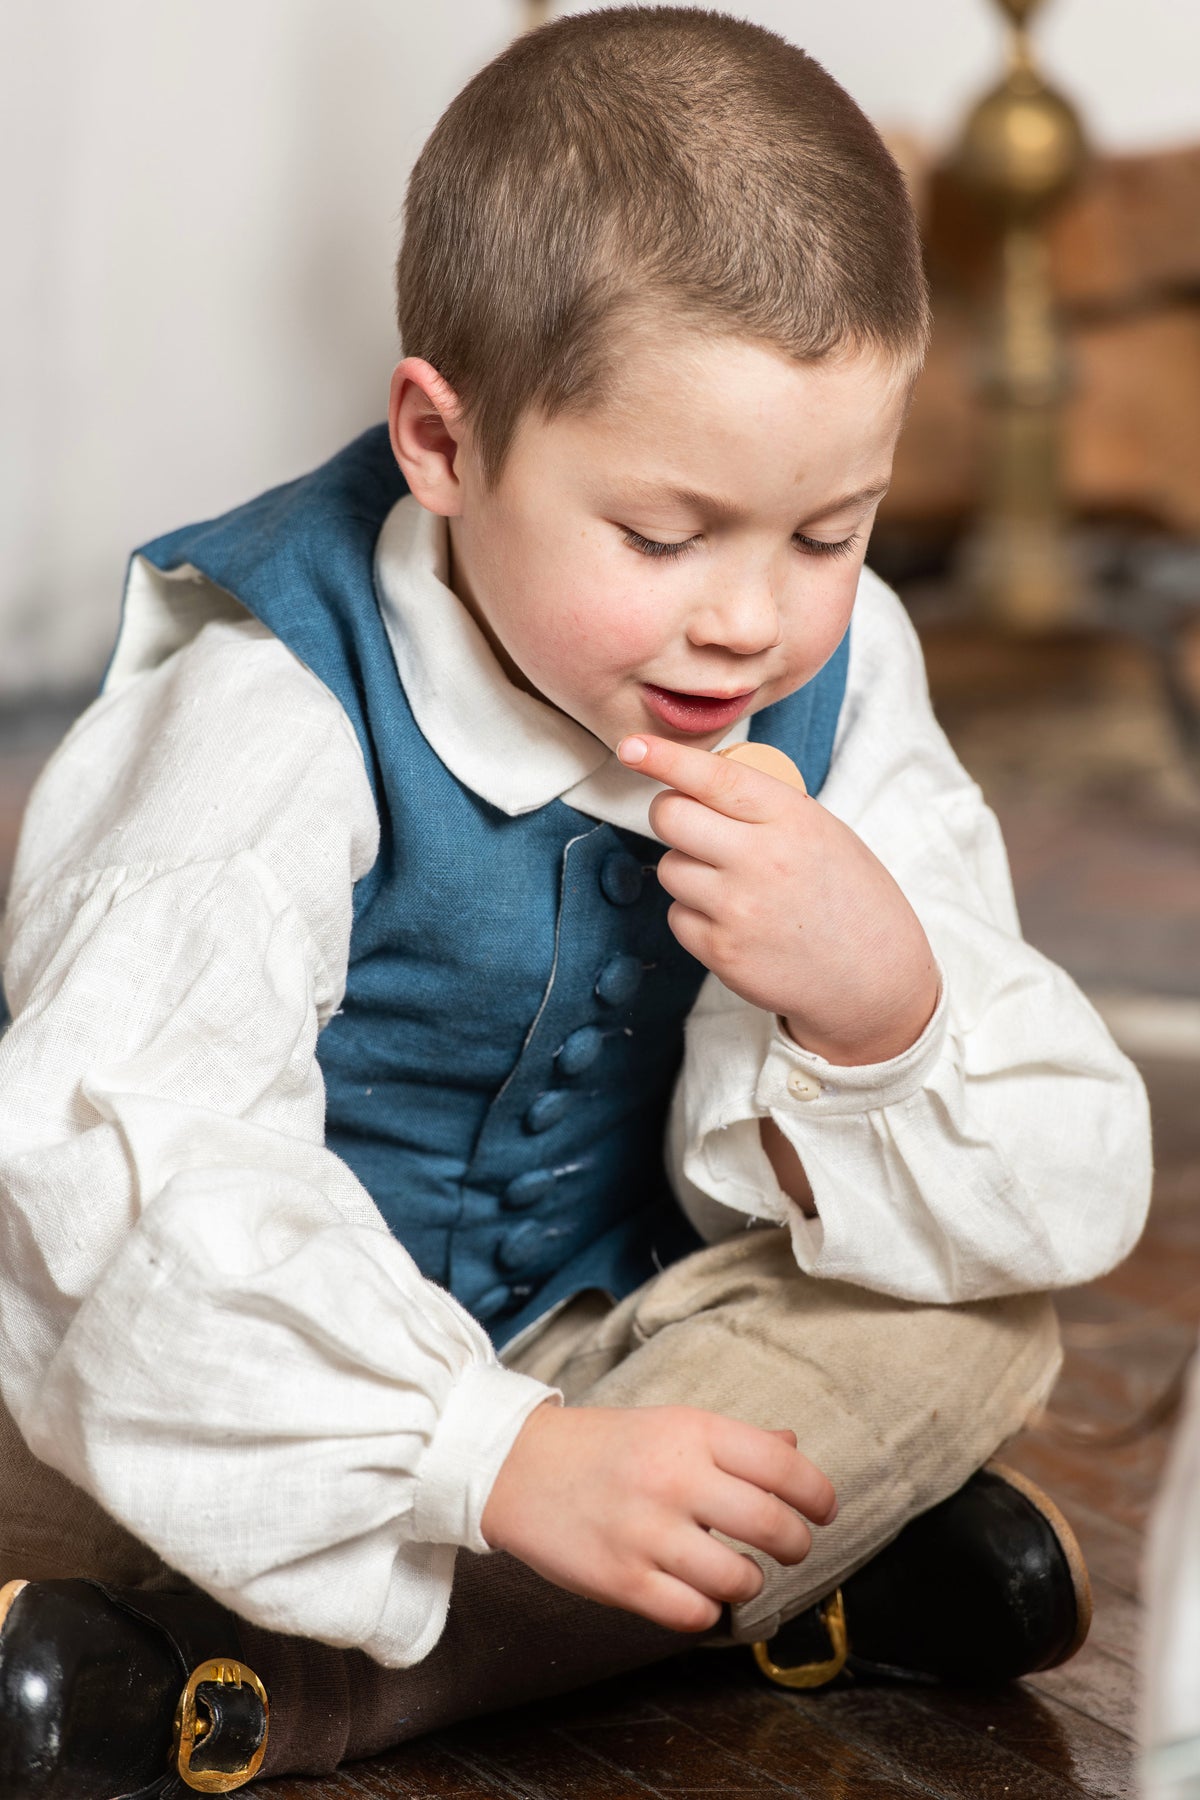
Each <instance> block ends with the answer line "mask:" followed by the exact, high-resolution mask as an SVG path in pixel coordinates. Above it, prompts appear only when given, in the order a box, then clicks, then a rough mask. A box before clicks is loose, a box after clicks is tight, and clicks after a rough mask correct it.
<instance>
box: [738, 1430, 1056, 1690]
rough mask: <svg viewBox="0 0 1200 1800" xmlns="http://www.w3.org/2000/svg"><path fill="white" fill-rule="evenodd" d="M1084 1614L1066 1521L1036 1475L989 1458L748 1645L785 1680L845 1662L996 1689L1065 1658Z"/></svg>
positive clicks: (794, 1682)
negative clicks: (862, 1562)
mask: <svg viewBox="0 0 1200 1800" xmlns="http://www.w3.org/2000/svg"><path fill="white" fill-rule="evenodd" d="M1091 1622H1092V1594H1091V1587H1090V1584H1089V1582H1088V1574H1087V1566H1086V1564H1085V1563H1084V1560H1083V1552H1082V1551H1081V1550H1080V1548H1079V1545H1078V1543H1077V1542H1076V1539H1075V1534H1074V1532H1073V1531H1072V1530H1071V1527H1070V1526H1069V1525H1068V1524H1067V1521H1066V1520H1065V1519H1064V1518H1063V1516H1062V1514H1061V1513H1060V1512H1059V1510H1058V1508H1057V1507H1056V1506H1055V1504H1054V1502H1053V1501H1052V1500H1051V1499H1049V1497H1048V1496H1047V1495H1045V1494H1043V1493H1042V1491H1041V1489H1040V1488H1038V1487H1037V1486H1035V1484H1034V1483H1033V1482H1032V1481H1029V1480H1028V1479H1027V1478H1026V1477H1025V1476H1024V1475H1019V1474H1017V1473H1016V1471H1015V1470H1013V1469H1007V1468H1005V1467H1004V1466H1003V1465H1002V1464H1000V1463H989V1464H988V1466H987V1467H986V1468H985V1469H980V1471H979V1473H978V1474H977V1475H973V1476H972V1477H971V1479H970V1481H968V1482H967V1484H966V1486H965V1487H962V1488H960V1489H959V1490H958V1492H957V1493H956V1494H951V1496H950V1498H949V1499H948V1500H943V1501H942V1503H941V1504H940V1506H935V1507H933V1508H932V1509H931V1511H929V1512H927V1513H922V1514H921V1515H920V1517H919V1518H916V1519H913V1520H912V1521H911V1522H910V1523H909V1524H908V1525H906V1526H905V1528H904V1530H903V1531H902V1532H901V1533H900V1535H899V1537H897V1538H896V1539H894V1541H893V1542H892V1543H890V1544H889V1545H888V1546H887V1548H886V1550H882V1551H880V1553H879V1555H878V1556H876V1557H875V1558H874V1559H873V1560H872V1561H871V1562H869V1563H867V1564H866V1566H865V1567H864V1568H862V1569H860V1570H859V1571H858V1573H857V1574H856V1575H852V1576H850V1578H849V1580H847V1581H845V1582H844V1583H843V1584H842V1587H841V1588H840V1589H839V1591H838V1592H837V1593H836V1594H834V1595H831V1596H830V1597H829V1598H828V1599H827V1600H825V1601H823V1602H822V1604H821V1605H820V1606H817V1607H813V1608H811V1609H810V1610H809V1611H808V1612H804V1613H800V1614H798V1615H797V1617H796V1618H794V1619H791V1620H789V1621H788V1623H787V1624H786V1625H784V1626H783V1627H782V1628H781V1629H780V1630H779V1631H777V1632H776V1634H775V1636H774V1637H773V1638H772V1639H771V1641H770V1643H769V1644H756V1645H755V1647H754V1649H755V1656H756V1658H757V1660H758V1664H759V1667H760V1668H761V1669H762V1670H763V1672H764V1673H765V1674H767V1675H768V1676H769V1677H770V1678H771V1679H772V1680H773V1681H777V1682H779V1683H780V1685H781V1686H784V1687H795V1688H804V1687H821V1686H824V1684H825V1683H826V1682H827V1681H831V1680H833V1679H834V1677H835V1676H836V1675H838V1674H840V1673H841V1670H842V1668H843V1667H845V1668H846V1669H849V1670H850V1671H851V1672H852V1673H853V1672H857V1673H861V1674H870V1675H887V1676H891V1677H894V1678H897V1679H900V1680H908V1681H921V1680H925V1681H945V1682H953V1683H956V1684H959V1685H962V1686H992V1685H995V1684H997V1683H999V1682H1003V1681H1013V1680H1015V1679H1016V1678H1017V1677H1018V1676H1020V1675H1031V1674H1033V1672H1034V1671H1035V1670H1037V1669H1052V1668H1054V1667H1056V1666H1057V1664H1059V1663H1063V1662H1066V1661H1067V1659H1068V1658H1069V1657H1072V1656H1074V1654H1075V1652H1076V1651H1077V1650H1078V1649H1079V1648H1080V1646H1081V1645H1082V1643H1083V1641H1084V1639H1085V1638H1086V1637H1087V1634H1088V1627H1089V1626H1090V1624H1091Z"/></svg>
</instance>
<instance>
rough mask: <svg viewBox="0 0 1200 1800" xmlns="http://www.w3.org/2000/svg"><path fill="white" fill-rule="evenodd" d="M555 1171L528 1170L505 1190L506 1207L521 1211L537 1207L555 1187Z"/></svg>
mask: <svg viewBox="0 0 1200 1800" xmlns="http://www.w3.org/2000/svg"><path fill="white" fill-rule="evenodd" d="M554 1181H555V1175H554V1170H553V1169H526V1171H525V1173H524V1174H523V1175H518V1176H517V1178H516V1180H515V1181H510V1182H509V1184H508V1186H507V1187H506V1188H505V1190H504V1204H505V1206H509V1207H512V1208H514V1209H520V1208H521V1207H523V1206H536V1205H537V1203H538V1201H539V1200H541V1199H542V1198H543V1197H544V1196H545V1195H546V1194H548V1193H549V1192H550V1189H551V1188H552V1187H553V1186H554Z"/></svg>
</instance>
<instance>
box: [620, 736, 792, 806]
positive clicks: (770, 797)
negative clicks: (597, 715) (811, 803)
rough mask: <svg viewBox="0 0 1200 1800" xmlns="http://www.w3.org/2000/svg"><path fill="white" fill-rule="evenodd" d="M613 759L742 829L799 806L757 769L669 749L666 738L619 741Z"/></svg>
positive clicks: (681, 747)
mask: <svg viewBox="0 0 1200 1800" xmlns="http://www.w3.org/2000/svg"><path fill="white" fill-rule="evenodd" d="M617 755H618V757H619V758H620V759H621V761H622V762H623V763H625V764H626V765H627V767H629V768H631V769H636V770H637V772H638V774H639V775H648V776H649V777H650V779H651V780H652V781H661V782H663V783H664V784H665V786H667V787H669V788H675V789H677V790H678V792H679V793H681V794H687V795H689V796H690V798H691V799H693V800H699V801H700V802H701V803H702V804H703V805H704V806H711V807H712V809H713V811H714V812H719V813H724V815H725V817H726V818H728V819H741V820H742V821H743V822H744V823H747V824H765V823H766V822H767V821H768V820H769V819H775V818H778V817H779V815H780V813H781V812H782V811H783V810H784V808H785V807H787V806H791V805H796V804H799V803H800V802H801V800H802V799H803V796H802V795H800V794H798V793H796V792H795V791H794V790H793V789H790V788H788V787H786V786H785V785H784V783H783V782H782V781H778V780H776V778H775V777H774V776H773V775H765V774H764V773H763V772H762V770H761V769H753V768H749V767H748V766H747V765H746V764H744V763H738V762H732V761H730V759H729V758H728V757H725V756H714V755H713V754H712V752H711V751H708V750H697V749H695V748H694V747H693V746H692V745H691V744H673V743H672V742H671V741H670V739H669V738H660V737H653V736H651V735H650V733H648V732H641V733H639V734H638V736H637V737H627V738H622V740H621V742H620V743H619V744H618V745H617Z"/></svg>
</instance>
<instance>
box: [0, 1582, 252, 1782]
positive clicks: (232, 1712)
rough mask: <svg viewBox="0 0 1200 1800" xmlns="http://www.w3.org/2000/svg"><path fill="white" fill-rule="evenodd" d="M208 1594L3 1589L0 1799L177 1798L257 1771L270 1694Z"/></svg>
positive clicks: (227, 1617)
mask: <svg viewBox="0 0 1200 1800" xmlns="http://www.w3.org/2000/svg"><path fill="white" fill-rule="evenodd" d="M239 1652H240V1644H239V1641H238V1634H237V1622H236V1620H235V1619H234V1618H233V1616H232V1614H230V1613H227V1612H225V1611H224V1610H223V1609H222V1608H221V1607H219V1606H217V1605H216V1603H215V1602H214V1601H211V1600H208V1599H207V1598H206V1597H205V1596H204V1595H203V1594H199V1593H195V1594H192V1593H188V1594H157V1593H156V1594H144V1593H140V1592H137V1593H135V1592H133V1591H131V1590H128V1589H115V1588H107V1587H104V1586H102V1585H101V1584H100V1583H99V1582H93V1581H37V1582H16V1581H14V1582H10V1583H9V1584H8V1586H7V1587H5V1588H0V1795H3V1797H4V1800H177V1797H182V1796H184V1795H187V1794H188V1793H192V1792H200V1793H209V1794H224V1793H230V1792H231V1791H232V1790H233V1789H235V1788H239V1787H243V1786H244V1785H245V1783H246V1782H247V1781H251V1780H253V1778H254V1776H255V1775H256V1774H257V1772H258V1770H259V1768H260V1767H261V1765H262V1759H263V1754H264V1752H265V1750H266V1743H267V1723H268V1705H267V1696H266V1692H265V1690H264V1689H263V1686H262V1683H261V1682H260V1681H259V1679H258V1677H257V1676H256V1675H255V1674H254V1673H253V1671H251V1670H249V1669H247V1668H246V1667H245V1665H244V1664H243V1663H242V1662H241V1660H240V1655H239Z"/></svg>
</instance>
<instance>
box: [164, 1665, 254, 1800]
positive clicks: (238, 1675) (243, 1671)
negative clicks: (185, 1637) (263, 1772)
mask: <svg viewBox="0 0 1200 1800" xmlns="http://www.w3.org/2000/svg"><path fill="white" fill-rule="evenodd" d="M209 1682H212V1683H215V1684H216V1685H217V1686H220V1687H248V1688H251V1689H253V1691H254V1693H255V1694H257V1696H258V1698H259V1701H260V1702H261V1704H262V1709H263V1719H264V1722H265V1723H266V1724H267V1725H268V1726H269V1722H270V1716H271V1709H270V1705H269V1703H268V1701H267V1690H266V1688H265V1687H264V1686H263V1684H262V1682H261V1681H260V1680H259V1679H258V1676H257V1675H256V1674H255V1673H254V1670H253V1669H248V1668H247V1667H246V1665H245V1663H240V1662H233V1661H231V1660H230V1659H229V1658H228V1657H224V1656H222V1657H218V1658H215V1659H214V1660H213V1661H212V1662H202V1663H199V1664H198V1665H197V1667H196V1668H194V1669H193V1670H192V1672H191V1674H190V1675H189V1676H188V1679H187V1686H186V1687H185V1688H184V1690H183V1693H182V1694H181V1695H180V1697H179V1705H178V1706H177V1707H176V1708H175V1742H174V1747H173V1754H174V1757H175V1766H176V1768H177V1769H178V1771H179V1778H180V1780H181V1781H182V1782H183V1783H184V1785H185V1786H186V1787H190V1788H192V1789H193V1790H194V1791H195V1792H196V1793H198V1794H229V1793H232V1792H233V1790H234V1788H240V1787H244V1786H245V1784H246V1783H247V1782H248V1781H253V1780H254V1777H255V1776H256V1775H257V1774H258V1771H259V1770H260V1769H261V1768H262V1764H263V1758H264V1756H265V1755H266V1754H267V1731H266V1730H264V1731H263V1740H262V1743H261V1744H260V1745H259V1746H258V1749H257V1750H256V1751H255V1752H254V1755H253V1756H252V1757H251V1758H250V1760H249V1762H247V1763H244V1764H243V1765H242V1767H241V1768H240V1769H232V1770H230V1769H193V1768H192V1753H193V1751H194V1750H195V1748H196V1746H197V1744H202V1743H203V1742H204V1739H205V1738H206V1737H207V1736H208V1730H209V1727H208V1724H207V1722H206V1721H205V1720H203V1719H198V1718H197V1716H196V1689H197V1688H199V1687H202V1686H204V1685H205V1684H207V1683H209Z"/></svg>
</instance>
